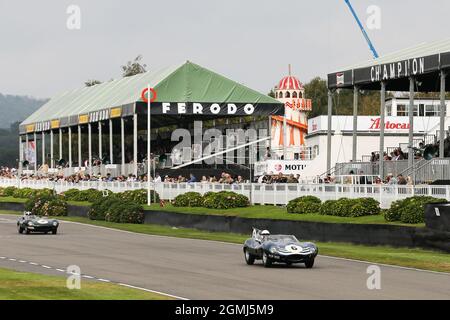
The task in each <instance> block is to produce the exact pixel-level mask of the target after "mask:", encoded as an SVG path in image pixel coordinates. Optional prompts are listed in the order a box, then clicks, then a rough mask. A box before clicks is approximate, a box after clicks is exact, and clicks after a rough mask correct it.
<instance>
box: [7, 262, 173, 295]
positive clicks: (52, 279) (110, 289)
mask: <svg viewBox="0 0 450 320" xmlns="http://www.w3.org/2000/svg"><path fill="white" fill-rule="evenodd" d="M168 299H171V298H170V297H166V296H162V295H158V294H155V293H151V292H146V291H141V290H137V289H132V288H127V287H122V286H119V285H116V284H109V283H98V282H94V281H86V280H84V281H82V282H81V289H80V290H69V289H67V287H66V278H65V277H58V276H48V275H40V274H34V273H28V272H18V271H14V270H9V269H0V300H168Z"/></svg>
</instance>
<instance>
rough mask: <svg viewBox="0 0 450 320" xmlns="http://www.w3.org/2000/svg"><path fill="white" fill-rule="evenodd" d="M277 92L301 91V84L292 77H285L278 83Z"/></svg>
mask: <svg viewBox="0 0 450 320" xmlns="http://www.w3.org/2000/svg"><path fill="white" fill-rule="evenodd" d="M277 89H278V90H301V89H303V84H302V83H301V82H300V80H298V79H297V78H296V77H294V76H287V77H284V78H283V79H281V80H280V83H278V88H277Z"/></svg>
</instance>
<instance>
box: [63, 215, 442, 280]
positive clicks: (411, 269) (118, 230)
mask: <svg viewBox="0 0 450 320" xmlns="http://www.w3.org/2000/svg"><path fill="white" fill-rule="evenodd" d="M62 221H63V222H64V223H73V224H79V225H82V226H88V227H93V228H99V229H106V230H111V231H116V232H122V233H129V234H133V235H141V236H147V237H156V238H170V239H183V240H192V241H206V242H212V243H221V244H226V245H234V246H242V245H241V244H238V243H232V242H223V241H214V240H205V239H193V238H180V237H176V236H162V235H156V234H146V233H139V232H132V231H126V230H120V229H114V228H108V227H103V226H96V225H92V224H87V223H82V222H74V221H64V220H62ZM199 231H202V230H199ZM205 232H207V231H205ZM319 250H320V248H319ZM318 256H319V257H322V258H328V259H335V260H342V261H348V262H356V263H363V264H374V265H379V266H384V267H389V268H398V269H403V270H410V271H419V272H427V273H436V274H444V275H450V273H449V272H442V271H432V270H424V269H417V268H412V267H402V266H396V265H392V264H383V263H376V262H371V261H364V260H354V259H348V258H341V257H333V256H326V255H321V254H319V255H318Z"/></svg>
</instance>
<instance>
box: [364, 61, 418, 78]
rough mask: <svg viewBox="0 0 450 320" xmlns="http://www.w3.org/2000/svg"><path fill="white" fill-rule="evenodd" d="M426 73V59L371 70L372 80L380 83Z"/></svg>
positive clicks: (375, 67)
mask: <svg viewBox="0 0 450 320" xmlns="http://www.w3.org/2000/svg"><path fill="white" fill-rule="evenodd" d="M409 73H411V74H412V75H418V74H423V73H425V58H416V59H412V60H406V61H402V62H396V63H390V64H384V65H377V66H373V67H371V68H370V80H371V81H372V82H378V81H381V80H392V79H398V78H401V77H407V76H408V75H409Z"/></svg>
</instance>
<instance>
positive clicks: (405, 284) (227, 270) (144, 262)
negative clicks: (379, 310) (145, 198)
mask: <svg viewBox="0 0 450 320" xmlns="http://www.w3.org/2000/svg"><path fill="white" fill-rule="evenodd" d="M16 221H17V216H10V215H2V216H1V217H0V267H3V268H9V269H14V270H19V271H27V272H34V273H41V274H56V275H60V276H61V275H65V276H67V275H66V274H65V272H66V269H67V267H68V266H70V265H76V266H79V267H80V270H81V274H82V275H83V279H86V280H88V281H91V279H96V280H98V281H105V282H115V283H121V284H125V285H130V286H136V287H139V288H145V289H148V290H154V291H156V292H161V293H165V294H168V295H172V296H174V297H178V298H185V299H250V300H260V299H284V300H289V299H300V300H303V299H450V274H446V273H438V272H427V271H420V270H414V269H408V268H401V267H393V266H384V265H379V268H380V270H381V273H380V275H381V278H380V284H381V289H379V290H378V289H372V290H370V289H368V286H367V281H368V278H369V277H370V276H371V273H370V274H369V273H368V267H370V266H371V265H372V264H370V263H365V262H358V261H351V260H346V259H339V258H332V257H325V256H320V255H319V256H318V257H317V258H316V264H315V266H314V268H313V269H305V267H304V265H303V264H302V265H294V266H291V267H287V266H284V265H279V266H274V267H272V268H264V267H263V266H262V264H261V262H260V261H257V262H256V263H255V265H253V266H248V265H246V264H245V261H244V256H243V253H242V246H241V245H236V244H229V243H222V242H214V241H204V240H193V239H181V238H171V237H162V236H151V235H143V234H136V233H130V232H126V231H120V230H113V229H108V228H102V227H96V226H90V225H83V224H78V223H73V222H64V221H63V222H61V225H60V227H59V230H58V234H57V235H52V234H48V235H43V234H30V235H24V234H19V233H18V232H17V228H16ZM319 251H320V248H319ZM81 285H82V284H81Z"/></svg>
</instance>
